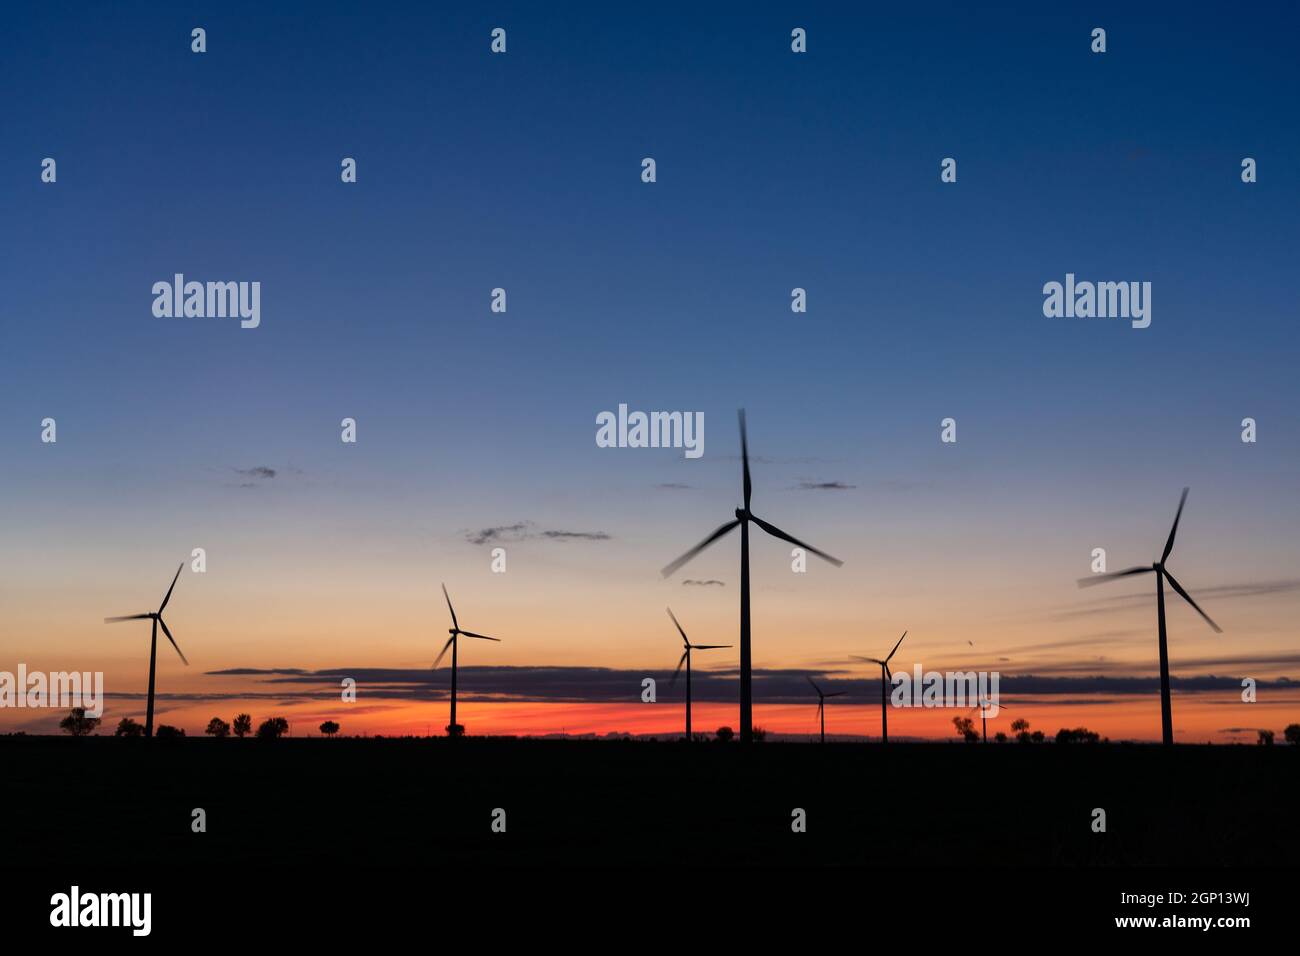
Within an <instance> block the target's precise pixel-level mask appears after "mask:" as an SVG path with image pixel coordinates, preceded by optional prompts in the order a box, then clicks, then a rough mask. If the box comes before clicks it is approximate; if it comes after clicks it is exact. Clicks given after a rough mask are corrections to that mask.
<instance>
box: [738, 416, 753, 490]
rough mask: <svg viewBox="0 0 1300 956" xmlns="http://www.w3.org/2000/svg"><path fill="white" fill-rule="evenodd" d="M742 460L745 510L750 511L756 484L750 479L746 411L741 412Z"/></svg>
mask: <svg viewBox="0 0 1300 956" xmlns="http://www.w3.org/2000/svg"><path fill="white" fill-rule="evenodd" d="M739 417H740V460H741V463H742V466H743V468H744V476H745V510H746V511H748V510H749V496H750V495H751V494H752V493H753V491H754V483H753V482H752V481H750V478H749V429H747V428H746V427H745V410H744V409H743V408H742V409H741V410H740V416H739Z"/></svg>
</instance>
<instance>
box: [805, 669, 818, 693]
mask: <svg viewBox="0 0 1300 956" xmlns="http://www.w3.org/2000/svg"><path fill="white" fill-rule="evenodd" d="M803 679H804V680H806V681H807V682H808V683H810V684H812V689H813V690H815V691H817V695H818V696H821V692H822V689H821V688H820V687H818V686H817V682H816V681H815V680H813V679H812V678H811V677H809V676H808V675H807V674H804V675H803Z"/></svg>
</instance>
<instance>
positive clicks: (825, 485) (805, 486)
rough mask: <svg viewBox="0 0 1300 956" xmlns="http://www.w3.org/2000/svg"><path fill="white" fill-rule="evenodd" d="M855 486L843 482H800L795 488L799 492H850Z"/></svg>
mask: <svg viewBox="0 0 1300 956" xmlns="http://www.w3.org/2000/svg"><path fill="white" fill-rule="evenodd" d="M856 487H857V485H850V484H848V483H847V482H843V481H808V480H805V481H800V482H799V483H798V484H797V485H795V488H796V489H797V490H799V491H850V490H852V489H854V488H856Z"/></svg>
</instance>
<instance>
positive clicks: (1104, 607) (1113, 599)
mask: <svg viewBox="0 0 1300 956" xmlns="http://www.w3.org/2000/svg"><path fill="white" fill-rule="evenodd" d="M1183 586H1184V587H1186V588H1187V589H1188V590H1189V591H1190V592H1191V594H1192V596H1193V597H1194V598H1196V600H1197V603H1198V604H1201V605H1202V606H1203V607H1206V609H1207V610H1209V608H1208V606H1207V605H1208V604H1209V603H1213V602H1215V601H1231V600H1237V599H1240V598H1254V597H1266V596H1268V595H1271V594H1290V593H1294V592H1296V591H1300V579H1294V578H1291V579H1283V580H1278V581H1255V582H1244V583H1240V584H1220V585H1217V586H1215V587H1209V588H1198V587H1193V586H1192V585H1189V584H1186V583H1184V584H1183ZM1149 592H1150V589H1149V588H1146V587H1144V588H1143V590H1142V591H1141V592H1140V593H1138V594H1131V593H1129V594H1112V595H1107V596H1105V597H1101V598H1097V599H1096V600H1093V601H1088V602H1085V603H1083V604H1080V605H1077V606H1075V607H1072V608H1067V609H1065V610H1063V611H1057V612H1055V613H1054V614H1052V615H1051V618H1052V620H1057V621H1065V620H1070V619H1072V618H1079V617H1089V616H1091V615H1094V614H1111V613H1114V612H1115V611H1121V610H1125V609H1127V608H1132V607H1140V606H1145V605H1147V604H1149V603H1151V599H1152V594H1151V593H1149ZM1211 613H1213V612H1211Z"/></svg>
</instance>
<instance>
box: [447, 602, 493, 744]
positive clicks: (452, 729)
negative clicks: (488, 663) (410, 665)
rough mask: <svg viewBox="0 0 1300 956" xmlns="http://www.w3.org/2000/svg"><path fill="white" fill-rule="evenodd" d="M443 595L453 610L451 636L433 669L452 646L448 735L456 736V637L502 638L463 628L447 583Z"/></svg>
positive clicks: (449, 629) (486, 639)
mask: <svg viewBox="0 0 1300 956" xmlns="http://www.w3.org/2000/svg"><path fill="white" fill-rule="evenodd" d="M442 596H443V597H445V598H446V599H447V610H449V611H451V627H449V628H447V633H448V634H450V635H451V637H449V638H447V643H446V644H444V645H442V651H441V653H439V654H438V659H437V660H436V661H434V662H433V669H434V670H437V669H438V665H439V664H441V663H442V659H443V658H444V657H446V656H447V648H451V723H449V724H448V725H447V735H448V736H449V737H454V736H456V669H457V663H456V657H457V655H456V650H457V648H458V647H459V646H460V645H459V642H458V641H457V640H456V639H457V638H458V637H460V636H461V635H462V634H464V635H465V636H466V637H476V638H478V639H479V640H480V641H496V642H497V643H498V644H500V643H501V638H499V637H488V636H487V635H486V634H475V633H474V632H473V631H463V630H461V627H460V624H458V623H457V621H456V609H455V608H454V607H452V606H451V595H450V594H448V593H447V585H445V584H444V585H443V586H442Z"/></svg>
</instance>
